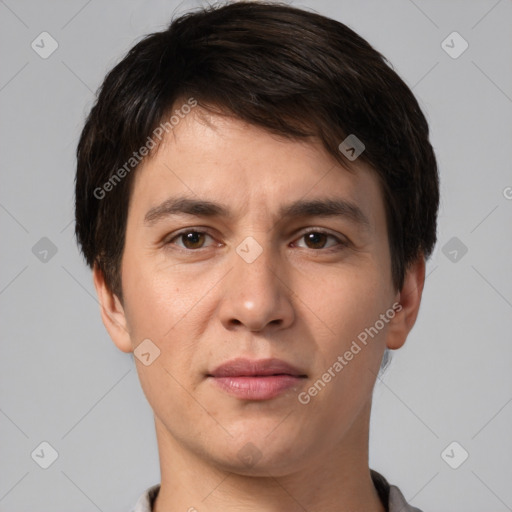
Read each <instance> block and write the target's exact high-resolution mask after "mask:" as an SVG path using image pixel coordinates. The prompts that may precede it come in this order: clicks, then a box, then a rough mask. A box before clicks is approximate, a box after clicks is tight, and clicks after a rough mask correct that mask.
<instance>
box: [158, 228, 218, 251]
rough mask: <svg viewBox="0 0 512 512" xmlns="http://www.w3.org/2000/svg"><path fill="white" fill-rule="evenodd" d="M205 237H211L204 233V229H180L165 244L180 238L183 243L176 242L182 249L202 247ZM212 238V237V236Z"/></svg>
mask: <svg viewBox="0 0 512 512" xmlns="http://www.w3.org/2000/svg"><path fill="white" fill-rule="evenodd" d="M206 237H208V238H212V237H211V236H210V235H208V234H207V233H205V232H204V231H195V230H192V229H189V230H188V231H182V232H181V233H178V234H177V235H175V236H174V237H173V238H171V239H170V240H169V241H168V242H166V244H173V243H174V241H175V240H180V241H182V242H183V245H180V244H176V245H177V246H178V247H181V248H183V249H190V250H194V249H203V248H204V246H205V245H204V243H205V239H206ZM212 240H213V238H212Z"/></svg>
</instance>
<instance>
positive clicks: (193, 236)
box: [182, 231, 204, 249]
mask: <svg viewBox="0 0 512 512" xmlns="http://www.w3.org/2000/svg"><path fill="white" fill-rule="evenodd" d="M182 237H183V243H184V245H185V247H187V248H188V249H197V247H196V245H197V244H199V247H201V246H202V245H203V244H202V243H200V242H201V241H203V242H204V234H203V233H198V232H197V231H189V232H188V233H184V234H183V235H182ZM190 245H191V246H192V247H190Z"/></svg>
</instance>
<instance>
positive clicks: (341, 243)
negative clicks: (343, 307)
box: [164, 228, 349, 252]
mask: <svg viewBox="0 0 512 512" xmlns="http://www.w3.org/2000/svg"><path fill="white" fill-rule="evenodd" d="M187 233H198V234H204V235H207V236H209V237H210V238H214V237H213V236H212V235H211V234H210V233H208V232H207V231H200V230H199V229H194V228H192V229H191V228H188V229H184V230H183V231H179V232H178V233H176V234H174V235H173V236H172V238H170V239H169V240H168V241H167V242H165V244H164V245H165V246H168V245H175V244H173V242H174V240H176V239H179V238H180V237H181V236H183V235H186V234H187ZM311 233H315V234H321V235H326V236H327V237H331V238H334V239H335V240H336V241H337V242H338V243H337V245H336V246H333V247H327V248H320V249H310V248H309V247H305V248H304V247H301V249H308V250H310V251H315V252H319V251H324V252H333V251H336V250H341V249H344V248H346V247H348V246H349V242H347V241H344V240H340V239H339V238H338V237H337V236H335V235H333V234H332V233H329V232H328V231H324V230H322V229H311V230H309V231H305V232H303V233H302V234H301V235H300V236H299V238H298V239H301V238H303V237H305V236H306V235H309V234H311ZM176 247H177V248H178V250H181V251H185V252H198V251H201V250H205V249H208V247H199V248H198V249H187V248H186V247H180V246H179V245H176Z"/></svg>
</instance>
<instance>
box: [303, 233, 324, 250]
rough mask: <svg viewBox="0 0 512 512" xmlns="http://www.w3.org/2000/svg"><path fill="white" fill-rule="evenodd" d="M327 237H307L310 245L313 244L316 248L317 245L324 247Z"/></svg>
mask: <svg viewBox="0 0 512 512" xmlns="http://www.w3.org/2000/svg"><path fill="white" fill-rule="evenodd" d="M325 237H326V235H325V234H324V233H308V234H307V235H306V240H307V242H308V243H310V242H311V243H312V244H313V245H315V246H316V245H320V246H323V245H324V243H325ZM314 248H318V247H314ZM320 248H321V247H320Z"/></svg>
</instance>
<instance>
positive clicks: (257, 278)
mask: <svg viewBox="0 0 512 512" xmlns="http://www.w3.org/2000/svg"><path fill="white" fill-rule="evenodd" d="M253 240H254V239H253ZM244 249H248V250H246V251H245V253H244ZM254 251H257V253H259V252H260V251H261V253H260V254H259V255H258V256H257V257H256V259H254V260H252V258H253V257H254V256H255V254H254ZM251 252H253V254H251ZM232 264H233V267H232V269H231V271H230V272H229V273H228V274H227V276H226V280H225V281H224V283H223V285H224V287H223V294H224V295H223V298H222V300H221V306H220V309H219V314H220V318H221V321H222V323H223V325H224V327H225V328H226V329H228V330H233V329H234V328H236V329H243V328H245V329H247V330H249V331H264V330H268V329H283V328H286V327H288V326H290V325H291V324H292V323H293V321H294V309H293V304H292V302H291V297H292V296H293V294H294V293H293V290H292V289H291V287H290V284H289V282H288V281H289V279H287V275H286V268H285V265H284V262H282V261H281V260H280V257H279V254H278V251H277V250H273V249H272V248H271V247H270V246H269V245H268V244H266V245H265V246H263V244H254V242H253V243H252V244H251V243H249V245H245V246H244V245H243V244H241V246H239V252H235V251H234V253H233V258H232Z"/></svg>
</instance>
